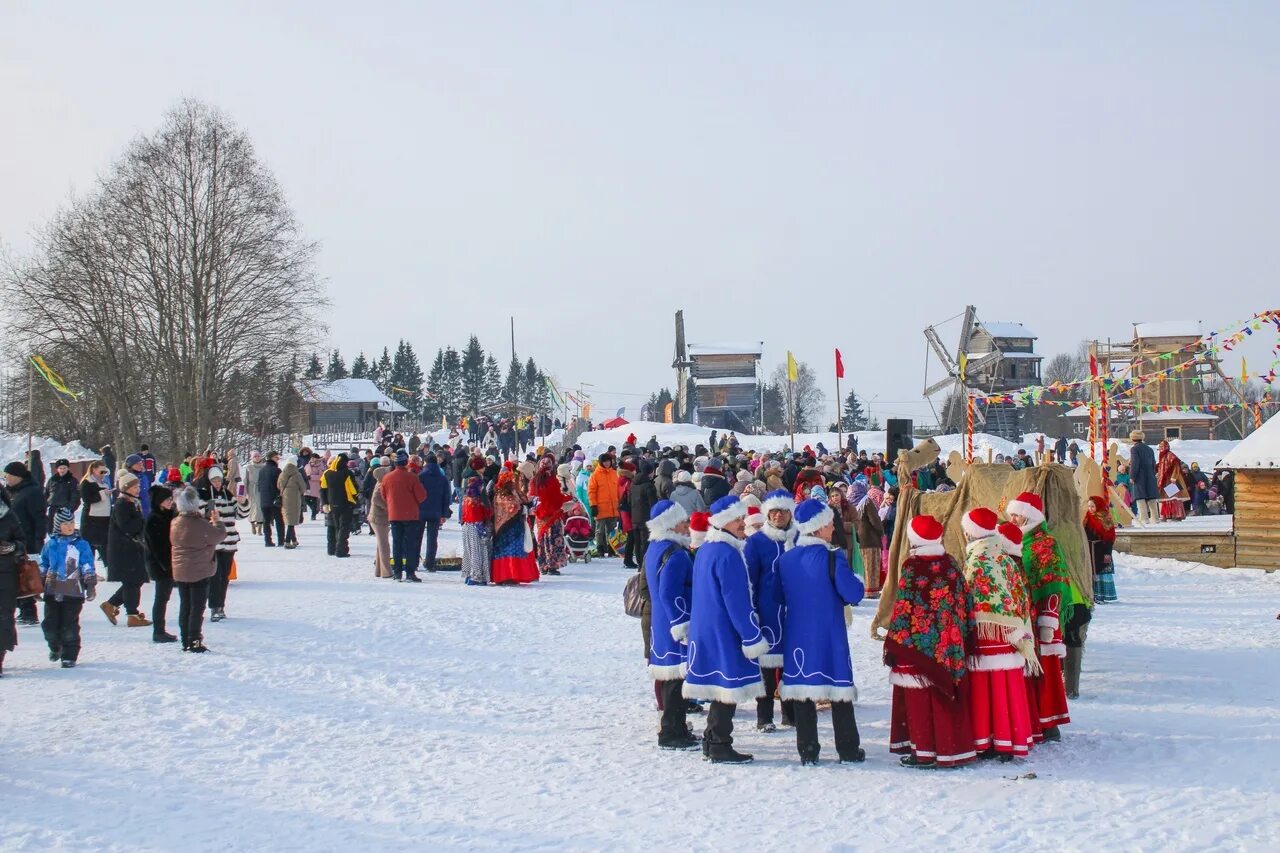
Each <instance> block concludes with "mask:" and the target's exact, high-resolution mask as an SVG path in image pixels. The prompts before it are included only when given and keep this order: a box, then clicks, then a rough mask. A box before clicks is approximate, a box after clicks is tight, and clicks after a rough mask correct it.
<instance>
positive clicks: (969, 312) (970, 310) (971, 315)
mask: <svg viewBox="0 0 1280 853" xmlns="http://www.w3.org/2000/svg"><path fill="white" fill-rule="evenodd" d="M977 319H978V309H977V308H974V307H973V306H972V305H966V306H964V322H963V323H961V325H960V341H959V342H958V343H957V344H956V358H959V357H960V356H959V354H960V353H962V352H968V351H969V339H970V338H971V337H972V336H973V324H974V322H975V321H976V320H977Z"/></svg>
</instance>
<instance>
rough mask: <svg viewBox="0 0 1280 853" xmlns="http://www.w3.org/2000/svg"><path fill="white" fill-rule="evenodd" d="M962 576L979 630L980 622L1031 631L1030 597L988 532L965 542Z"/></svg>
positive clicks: (1008, 559) (1028, 632) (1006, 556)
mask: <svg viewBox="0 0 1280 853" xmlns="http://www.w3.org/2000/svg"><path fill="white" fill-rule="evenodd" d="M964 576H965V580H967V581H968V582H969V593H970V594H971V595H972V596H973V612H974V620H975V621H976V622H978V623H979V629H980V630H981V626H982V625H992V626H1000V627H1002V628H1012V629H1017V630H1021V631H1024V632H1026V633H1027V634H1028V635H1030V634H1031V601H1030V598H1029V597H1028V595H1027V585H1026V582H1025V581H1024V580H1023V579H1022V574H1021V573H1020V572H1019V571H1018V566H1017V564H1016V563H1014V562H1013V560H1011V559H1010V558H1009V556H1008V555H1007V554H1005V553H1004V550H1003V549H1002V548H1001V546H1000V540H999V539H998V538H996V537H995V536H988V537H987V538H985V539H978V540H975V541H973V542H970V543H969V544H968V546H967V547H966V548H965V560H964ZM984 636H986V635H985V634H984Z"/></svg>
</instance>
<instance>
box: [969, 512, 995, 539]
mask: <svg viewBox="0 0 1280 853" xmlns="http://www.w3.org/2000/svg"><path fill="white" fill-rule="evenodd" d="M999 524H1000V519H999V518H997V517H996V514H995V513H994V512H992V511H991V510H989V509H987V508H986V507H985V506H980V507H978V508H976V509H971V510H969V511H968V512H967V513H965V515H964V517H963V518H961V519H960V526H961V527H962V528H964V532H965V535H967V536H968V537H969V538H970V539H983V538H985V537H987V536H991V535H993V534H995V532H996V527H997V526H999Z"/></svg>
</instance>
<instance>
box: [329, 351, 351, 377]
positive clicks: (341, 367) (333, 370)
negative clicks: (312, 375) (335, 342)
mask: <svg viewBox="0 0 1280 853" xmlns="http://www.w3.org/2000/svg"><path fill="white" fill-rule="evenodd" d="M347 375H348V374H347V365H346V363H345V362H344V361H343V360H342V353H340V352H338V351H337V350H334V351H333V352H331V353H330V354H329V366H328V367H327V368H326V369H325V372H324V378H325V379H328V380H329V381H330V382H332V381H333V380H335V379H346V378H347Z"/></svg>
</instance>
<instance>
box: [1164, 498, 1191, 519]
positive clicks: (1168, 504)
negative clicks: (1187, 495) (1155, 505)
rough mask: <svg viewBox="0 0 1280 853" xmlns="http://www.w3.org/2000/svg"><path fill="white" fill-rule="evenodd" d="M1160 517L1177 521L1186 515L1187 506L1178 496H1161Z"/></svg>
mask: <svg viewBox="0 0 1280 853" xmlns="http://www.w3.org/2000/svg"><path fill="white" fill-rule="evenodd" d="M1160 517H1161V518H1162V519H1166V518H1167V519H1169V520H1170V521H1179V520H1181V519H1184V518H1186V517H1187V508H1186V507H1185V506H1183V505H1182V501H1181V500H1180V499H1178V498H1172V499H1170V498H1162V499H1161V500H1160Z"/></svg>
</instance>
